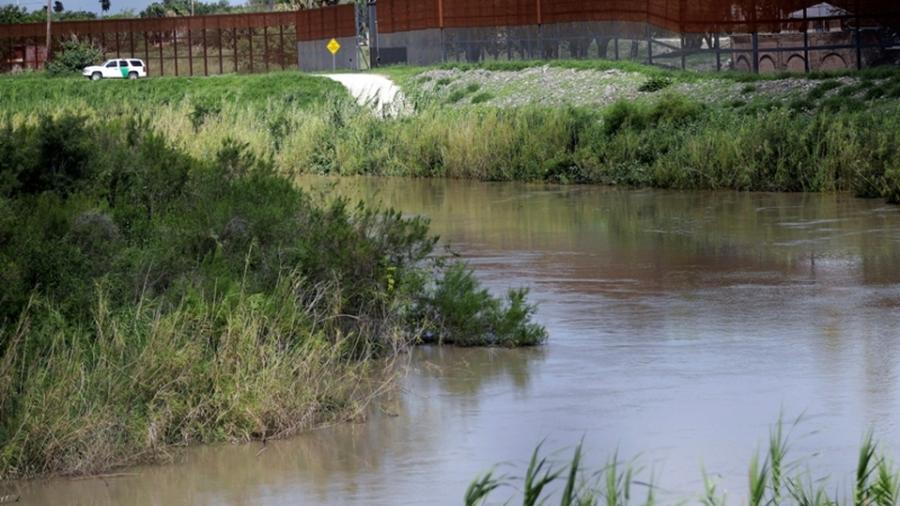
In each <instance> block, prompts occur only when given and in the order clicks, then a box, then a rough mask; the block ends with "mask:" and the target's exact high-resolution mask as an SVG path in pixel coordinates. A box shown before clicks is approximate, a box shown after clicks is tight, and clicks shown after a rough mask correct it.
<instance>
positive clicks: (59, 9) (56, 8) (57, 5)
mask: <svg viewBox="0 0 900 506" xmlns="http://www.w3.org/2000/svg"><path fill="white" fill-rule="evenodd" d="M64 10H66V8H65V7H63V3H62V2H60V1H59V0H56V1H55V2H53V12H55V13H57V14H59V13H60V12H62V11H64Z"/></svg>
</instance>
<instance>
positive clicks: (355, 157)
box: [0, 73, 900, 201]
mask: <svg viewBox="0 0 900 506" xmlns="http://www.w3.org/2000/svg"><path fill="white" fill-rule="evenodd" d="M195 81H197V82H198V83H199V84H198V85H197V86H194V87H185V86H181V85H183V84H190V83H192V82H193V81H191V80H190V79H187V78H183V79H182V78H179V79H158V80H147V81H139V82H138V83H129V82H101V83H92V82H89V81H86V80H85V81H80V80H67V79H63V80H52V79H46V78H40V77H29V78H9V79H6V80H0V89H4V90H5V89H9V90H10V91H11V92H12V93H11V96H13V97H14V99H12V100H9V101H4V102H3V103H2V104H0V116H6V117H9V118H10V121H12V123H13V124H29V123H32V122H34V120H35V117H36V115H37V114H40V113H41V112H42V111H46V112H51V111H52V112H53V113H54V114H60V113H61V112H64V111H69V112H78V113H79V114H82V115H85V116H87V117H88V118H93V119H102V118H107V117H110V116H113V117H129V116H132V115H134V113H135V112H136V111H139V112H141V113H142V114H143V115H145V117H146V118H147V122H148V125H149V127H150V128H152V129H153V130H155V131H157V132H159V133H160V135H162V136H163V137H164V138H166V139H167V140H169V141H171V142H172V143H173V144H174V145H175V146H177V147H178V148H179V149H181V150H184V151H185V152H186V153H187V154H189V155H191V156H193V157H195V158H199V159H208V158H210V157H212V156H215V153H216V152H217V150H218V149H219V148H220V147H221V145H222V143H223V141H224V140H226V139H234V140H236V141H239V142H240V143H242V144H244V145H246V147H247V150H248V152H250V153H251V154H252V155H253V156H256V157H258V158H260V159H271V160H272V162H273V163H274V166H275V167H276V169H277V170H278V171H279V172H281V173H286V174H293V173H316V174H342V175H356V174H373V175H402V176H417V177H451V178H472V179H482V180H499V181H513V180H519V181H554V182H567V183H600V184H613V185H627V186H637V187H643V186H652V187H660V188H680V189H735V190H742V191H748V190H749V191H807V192H829V191H852V192H854V193H856V194H858V195H860V196H870V197H877V196H882V197H886V198H889V199H890V200H892V201H893V200H896V198H895V197H894V195H895V194H896V193H897V192H896V190H895V186H896V185H897V181H896V179H897V178H896V175H895V172H896V171H894V170H892V169H893V168H894V167H897V166H898V165H900V162H898V160H900V155H898V145H900V142H898V136H900V124H898V121H900V120H898V119H897V117H898V114H897V112H898V107H900V105H898V103H897V102H896V101H895V100H891V99H889V98H878V99H871V100H867V99H866V98H865V97H864V96H859V97H856V96H847V95H845V94H844V93H842V91H843V90H844V89H847V88H848V87H845V88H842V89H840V90H837V92H836V93H830V94H828V95H825V94H824V92H823V98H820V99H818V100H814V99H810V98H809V97H803V96H794V97H793V98H792V99H789V100H780V99H777V98H772V97H767V96H756V97H754V98H753V99H751V100H732V101H729V102H728V103H726V104H722V105H717V104H700V103H698V102H696V101H695V100H693V99H691V98H689V97H686V96H684V95H681V94H679V93H678V92H673V91H669V90H664V92H658V93H652V94H647V96H645V97H643V98H641V99H639V100H637V101H633V102H632V103H625V102H620V103H615V104H612V105H611V106H608V107H603V108H567V107H537V106H524V107H517V108H508V109H500V108H496V107H490V106H489V104H488V103H485V102H489V101H490V97H491V95H492V94H493V93H492V92H491V91H487V90H481V89H480V88H477V87H476V86H468V85H462V84H460V85H457V86H455V88H454V89H453V91H452V92H451V93H450V94H449V96H447V97H445V98H444V99H443V101H444V102H443V103H436V102H435V101H434V100H430V101H429V100H421V101H420V102H419V103H418V105H417V109H416V111H415V113H414V114H411V115H409V116H406V117H402V118H397V119H386V120H382V119H379V118H377V117H375V116H373V115H371V114H368V113H367V112H366V111H365V110H364V109H361V108H359V107H358V106H356V105H355V104H353V103H351V101H350V100H349V98H348V97H347V95H346V93H345V92H343V90H341V89H340V88H337V87H336V86H337V85H336V84H334V83H331V82H330V81H325V80H322V79H319V78H313V77H303V76H300V75H297V74H291V73H284V74H276V75H272V76H229V77H226V78H222V77H216V78H198V79H195ZM232 81H233V82H234V83H237V84H236V85H235V86H234V87H233V89H231V90H230V91H229V92H228V93H227V94H219V93H218V91H219V86H221V84H220V83H221V82H232ZM835 82H836V81H833V80H831V81H829V80H825V81H823V82H822V84H821V85H820V87H819V88H817V89H819V90H824V89H826V88H829V89H832V90H834V89H835V88H834V84H833V83H835ZM863 82H873V83H876V84H873V85H871V86H869V87H868V88H866V89H870V90H871V89H879V88H884V89H885V90H888V89H889V87H890V86H897V87H900V84H896V85H895V84H893V83H894V81H893V80H891V79H888V80H884V79H882V80H881V81H876V80H869V81H863ZM878 82H880V83H881V84H877V83H878ZM35 83H41V84H44V85H45V86H44V88H43V89H41V90H34V89H31V88H34V86H33V85H34V84H35ZM156 83H158V84H159V85H160V88H159V89H158V90H155V91H152V92H148V93H146V97H145V96H144V94H143V93H138V91H140V88H135V87H133V86H132V85H133V84H137V85H139V86H149V87H152V86H154V85H155V84H156ZM298 83H299V85H298ZM97 85H99V86H97ZM301 85H302V86H301ZM451 86H453V85H451ZM890 89H892V90H893V89H894V88H890ZM316 90H318V91H316ZM245 95H246V97H247V98H246V100H234V99H233V97H241V96H245ZM296 97H304V98H303V99H298V98H296ZM453 102H457V103H464V104H465V106H464V107H447V106H446V104H448V103H453Z"/></svg>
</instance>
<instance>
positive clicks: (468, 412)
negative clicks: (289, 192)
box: [14, 179, 900, 506]
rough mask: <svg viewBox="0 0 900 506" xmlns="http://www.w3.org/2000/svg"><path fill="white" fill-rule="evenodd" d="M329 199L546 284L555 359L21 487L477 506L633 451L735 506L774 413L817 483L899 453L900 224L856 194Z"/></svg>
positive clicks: (536, 285)
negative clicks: (334, 418)
mask: <svg viewBox="0 0 900 506" xmlns="http://www.w3.org/2000/svg"><path fill="white" fill-rule="evenodd" d="M302 184H304V185H305V186H309V187H314V188H318V189H321V188H323V187H324V186H326V184H327V183H326V182H325V181H324V180H322V179H304V180H302ZM334 184H336V185H337V186H336V188H333V189H332V191H336V192H339V193H343V194H345V195H350V196H352V197H353V198H359V197H364V198H366V199H367V200H369V201H377V202H381V203H383V204H386V205H391V206H394V207H396V208H398V209H401V210H402V211H404V212H406V213H410V214H423V215H427V216H429V217H430V218H431V219H432V225H433V230H434V231H435V232H436V233H438V234H440V236H441V238H442V244H443V245H447V246H449V247H450V248H451V250H452V251H454V252H456V253H458V254H459V255H460V256H461V257H462V258H464V259H467V260H468V261H469V262H470V264H471V265H472V266H473V267H474V268H475V269H476V270H477V272H478V275H479V277H480V278H481V279H482V280H483V281H484V282H485V283H486V284H487V285H488V286H489V287H490V288H491V289H492V290H496V291H497V292H498V293H499V292H500V291H502V290H505V289H506V288H508V287H517V286H529V287H531V289H532V295H531V296H532V299H533V300H534V301H536V302H538V303H539V304H540V309H539V313H538V319H539V320H540V321H541V322H542V323H544V324H545V325H546V326H547V328H548V329H549V331H550V336H551V340H550V343H549V344H548V345H547V346H544V347H542V348H540V349H528V350H490V349H452V348H448V349H437V348H420V349H417V350H415V351H414V352H413V354H412V356H411V357H410V364H409V368H408V369H409V370H408V373H407V375H406V376H405V377H404V378H403V379H402V381H401V383H400V387H401V388H400V391H399V392H398V393H396V394H394V395H392V396H391V397H390V398H386V399H383V400H381V401H379V402H378V403H377V405H376V406H375V407H374V408H373V413H372V415H371V416H370V417H369V420H368V421H367V422H366V423H359V424H345V425H339V426H335V427H330V428H326V429H322V430H318V431H315V432H312V433H308V434H304V435H301V436H299V437H296V438H293V439H291V440H288V441H279V442H274V443H273V442H270V443H269V444H268V445H267V446H265V447H262V445H260V444H248V445H242V446H221V447H203V448H198V449H194V450H190V451H187V452H185V453H184V454H183V455H181V456H180V457H179V458H178V459H177V460H176V462H175V463H173V464H169V465H162V466H147V467H141V468H138V469H133V470H126V472H127V473H128V474H127V475H125V476H118V477H109V478H104V479H84V480H70V479H55V480H49V481H35V482H28V483H19V484H15V486H14V491H15V492H16V493H18V494H20V495H21V496H22V501H23V503H24V504H84V505H88V504H90V505H95V504H97V505H105V504H110V505H113V504H115V505H178V504H210V505H212V504H217V505H218V504H221V505H244V504H248V505H249V504H265V505H282V504H285V505H286V504H353V505H357V504H358V505H363V504H365V505H369V504H372V505H376V504H378V505H382V504H383V505H403V504H429V505H433V506H437V505H443V504H461V502H462V501H461V499H462V495H463V492H464V490H465V487H466V486H467V484H468V483H469V481H470V480H471V479H472V478H474V477H475V476H476V475H477V474H478V473H480V472H482V471H485V470H487V469H489V468H491V466H493V465H495V464H500V467H499V468H498V469H499V470H500V472H501V473H506V474H511V475H521V472H522V471H523V470H524V467H525V465H526V464H527V459H528V457H529V456H530V453H531V451H532V449H533V448H534V446H535V445H536V444H538V443H539V442H540V441H542V440H546V441H545V443H544V448H546V449H547V450H548V452H552V451H555V450H559V453H555V455H556V457H557V458H559V459H560V460H563V459H565V458H566V457H567V456H568V455H569V453H570V452H571V450H572V448H573V447H574V446H575V445H576V444H577V443H578V442H579V441H580V440H582V439H583V440H584V447H585V450H586V452H587V458H586V460H587V464H588V466H589V467H593V468H595V469H596V468H600V467H601V466H602V465H603V463H604V462H605V461H606V460H607V459H608V457H609V456H610V455H612V454H613V453H614V452H616V451H618V455H619V456H620V458H622V459H628V460H630V459H632V458H633V459H634V461H635V462H636V463H637V465H638V466H639V467H641V468H642V469H644V472H645V478H648V477H649V475H650V473H651V472H652V473H653V475H654V476H655V477H656V482H657V483H658V486H659V487H660V490H661V491H662V493H663V495H664V496H665V497H667V498H669V499H671V500H672V501H674V500H678V499H691V498H694V497H695V496H696V494H697V493H699V492H700V491H701V489H702V471H703V470H704V469H705V470H706V472H707V473H708V474H710V475H711V476H713V477H714V478H715V479H717V480H718V482H719V488H720V490H725V491H727V493H728V497H729V498H730V499H731V502H732V503H739V502H741V498H742V497H743V496H744V495H745V489H746V486H745V482H746V470H747V466H748V465H749V462H750V459H751V456H752V455H753V454H754V453H755V451H756V450H757V448H759V447H761V446H764V445H765V444H766V440H767V437H768V431H769V428H770V427H771V426H772V424H773V423H775V422H776V420H777V419H778V417H779V415H780V414H782V415H783V416H784V418H785V419H787V420H794V419H795V418H797V417H801V420H800V422H799V423H798V424H797V425H796V426H795V427H794V428H793V430H792V433H791V436H790V452H791V453H790V455H791V457H792V458H791V460H792V461H793V460H798V461H801V462H802V464H799V466H800V467H798V470H799V469H805V468H806V467H807V466H808V468H809V469H810V471H811V473H812V476H813V477H816V478H818V477H824V476H831V477H832V479H833V480H834V481H835V483H837V484H840V485H842V486H844V485H846V484H847V483H849V482H850V480H849V476H850V473H851V471H852V469H853V465H854V462H855V457H856V449H857V448H858V445H859V442H860V440H861V439H862V437H863V435H864V434H865V432H866V431H867V430H869V429H872V430H874V431H875V434H876V436H877V438H878V440H879V442H880V444H881V446H882V448H883V449H884V450H886V451H888V452H889V453H892V454H893V455H894V456H896V457H900V373H898V366H900V209H898V208H897V207H893V206H888V205H885V204H883V203H882V202H880V201H869V200H859V199H854V198H852V197H850V196H848V195H792V194H747V193H731V192H726V193H712V192H661V191H633V190H619V189H612V188H603V187H592V186H551V185H526V184H512V183H478V182H464V181H442V180H407V179H345V180H341V181H339V182H337V183H334ZM514 493H515V487H514V486H511V487H506V488H503V489H501V490H500V491H499V492H498V494H497V495H496V496H494V497H495V499H497V500H498V502H502V500H504V499H506V498H507V497H509V496H511V495H513V494H514ZM639 493H642V492H639Z"/></svg>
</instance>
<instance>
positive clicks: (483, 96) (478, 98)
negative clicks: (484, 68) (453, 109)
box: [472, 91, 494, 104]
mask: <svg viewBox="0 0 900 506" xmlns="http://www.w3.org/2000/svg"><path fill="white" fill-rule="evenodd" d="M493 98H494V95H493V94H491V93H490V92H487V91H483V92H481V93H479V94H477V95H475V96H474V97H472V103H473V104H483V103H485V102H490V101H491V99H493Z"/></svg>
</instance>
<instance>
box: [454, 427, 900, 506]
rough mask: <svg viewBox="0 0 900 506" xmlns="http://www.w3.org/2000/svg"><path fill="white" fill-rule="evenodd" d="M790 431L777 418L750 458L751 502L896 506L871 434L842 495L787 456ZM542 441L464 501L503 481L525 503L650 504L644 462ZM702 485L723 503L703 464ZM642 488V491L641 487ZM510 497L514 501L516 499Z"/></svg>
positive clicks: (755, 505)
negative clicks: (588, 464)
mask: <svg viewBox="0 0 900 506" xmlns="http://www.w3.org/2000/svg"><path fill="white" fill-rule="evenodd" d="M789 436H790V431H788V432H785V430H784V426H783V423H782V422H781V421H779V422H778V423H777V424H776V425H775V426H774V427H773V428H772V430H771V433H770V438H769V445H768V447H767V452H766V454H765V455H764V456H763V458H762V460H760V456H759V455H758V454H757V455H755V456H754V457H753V458H752V460H751V461H750V466H749V472H748V478H749V479H748V489H747V497H746V500H745V502H742V504H747V505H748V506H766V505H789V506H834V505H837V504H853V505H854V506H896V505H897V504H898V501H900V469H898V468H897V467H896V466H895V465H894V464H893V463H892V462H891V461H890V460H888V458H887V457H885V456H884V455H882V454H881V453H880V452H879V451H878V447H877V445H876V443H875V441H874V439H873V437H872V435H871V433H870V434H869V435H867V436H866V437H865V438H864V439H863V442H862V444H861V445H860V450H859V454H858V458H857V463H856V472H855V476H854V481H853V484H852V488H851V490H850V492H849V493H846V494H840V493H839V492H838V487H837V486H835V485H833V484H830V480H829V479H830V478H833V477H821V478H820V477H815V478H814V477H813V476H812V473H813V471H812V470H810V469H809V468H808V467H801V465H800V464H801V463H800V462H797V461H792V460H789V458H788V455H789V453H790V452H789V444H788V443H789ZM541 447H542V444H539V445H538V446H537V447H536V448H535V450H534V452H533V453H532V456H531V460H530V462H529V464H528V467H527V469H526V471H525V474H524V476H522V477H521V478H520V477H515V476H507V475H503V476H498V475H496V474H495V472H494V471H489V472H487V473H485V474H483V475H481V476H479V477H478V478H477V479H475V480H474V481H473V482H472V483H471V484H470V485H469V487H468V489H467V491H466V494H465V496H464V500H463V503H464V504H466V506H477V505H482V504H489V503H490V504H493V502H489V501H492V500H494V499H495V497H493V496H496V495H498V493H497V491H498V490H502V489H504V488H509V487H512V488H515V489H517V490H520V493H519V494H518V496H517V497H514V498H510V499H509V500H507V501H506V502H504V503H502V504H515V503H518V502H521V504H522V505H523V506H534V505H537V504H560V505H561V506H597V505H599V504H604V505H606V506H627V505H629V504H631V505H639V506H653V505H655V504H657V488H658V485H657V483H656V478H655V476H653V475H652V474H651V475H650V476H649V477H646V476H644V472H643V469H642V468H640V467H638V466H636V464H635V463H633V462H624V461H622V460H621V459H620V458H619V456H618V454H614V455H613V456H612V457H611V458H610V459H609V461H608V462H607V464H606V465H605V466H604V467H603V468H602V469H600V470H599V471H593V472H592V471H590V470H587V469H585V468H584V467H583V465H582V459H583V450H582V445H581V444H579V445H578V446H576V448H575V450H574V452H573V454H572V457H571V459H570V460H569V461H568V462H566V463H556V462H553V461H552V460H550V459H549V458H548V457H544V456H542V455H541ZM701 475H702V478H703V480H702V483H703V489H702V490H701V491H700V492H699V493H698V494H697V495H696V499H694V500H697V501H698V502H699V503H700V504H702V505H703V506H725V505H726V504H728V498H727V496H726V494H725V493H724V492H723V491H720V489H719V486H718V484H717V482H716V480H715V478H713V477H712V476H710V475H709V474H708V473H707V472H706V471H705V470H704V471H702V473H701ZM643 490H645V491H643ZM514 501H515V502H514ZM673 501H674V502H673V503H674V504H685V503H689V502H693V500H689V499H688V498H681V499H679V498H673Z"/></svg>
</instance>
